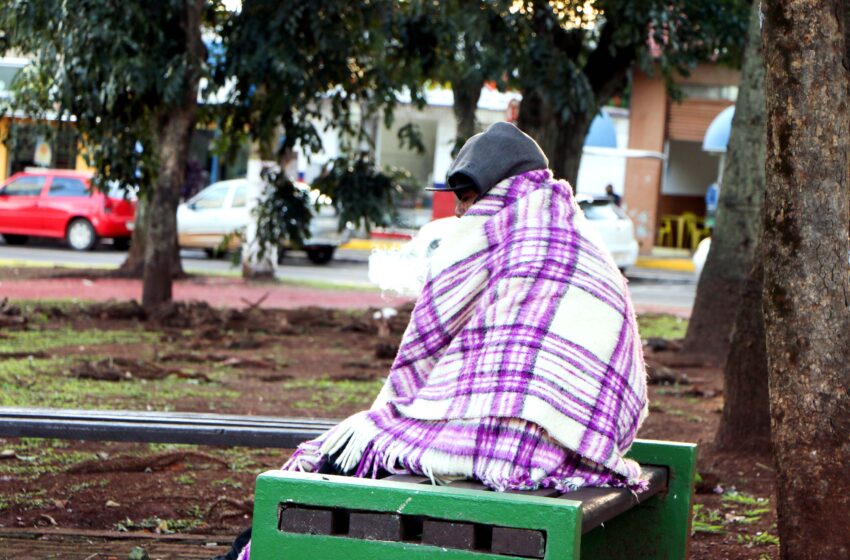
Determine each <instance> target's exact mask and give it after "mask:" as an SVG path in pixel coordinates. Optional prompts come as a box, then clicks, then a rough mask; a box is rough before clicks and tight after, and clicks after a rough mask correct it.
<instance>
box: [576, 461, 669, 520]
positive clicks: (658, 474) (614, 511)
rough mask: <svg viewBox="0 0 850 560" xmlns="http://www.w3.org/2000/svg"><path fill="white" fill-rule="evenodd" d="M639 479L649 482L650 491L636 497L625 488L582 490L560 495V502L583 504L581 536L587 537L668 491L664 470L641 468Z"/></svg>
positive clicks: (649, 467) (651, 467)
mask: <svg viewBox="0 0 850 560" xmlns="http://www.w3.org/2000/svg"><path fill="white" fill-rule="evenodd" d="M641 477H642V478H645V479H647V480H648V483H649V487H648V488H647V489H646V490H645V491H644V492H641V493H639V494H633V493H632V492H631V491H630V490H628V489H626V488H581V489H579V490H576V491H575V492H568V493H566V494H561V495H560V496H559V498H561V499H564V500H574V501H577V502H581V503H582V504H581V507H582V525H581V532H582V533H587V532H589V531H591V530H593V529H595V528H596V527H599V526H600V525H602V524H603V523H605V522H606V521H608V520H610V519H613V518H614V517H616V516H618V515H620V514H621V513H623V512H625V511H628V510H629V509H631V508H632V507H634V506H635V505H637V504H639V503H642V502H645V501H646V500H647V499H649V498H651V497H652V496H654V495H656V494H658V493H659V492H662V491H664V490H666V489H667V469H665V468H664V467H655V466H644V467H642V474H641Z"/></svg>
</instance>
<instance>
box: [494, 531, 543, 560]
mask: <svg viewBox="0 0 850 560" xmlns="http://www.w3.org/2000/svg"><path fill="white" fill-rule="evenodd" d="M491 550H492V551H493V553H495V554H505V555H510V556H523V557H525V558H543V555H544V554H546V535H545V534H544V533H543V531H533V530H530V529H514V528H513V527H493V544H492V549H491Z"/></svg>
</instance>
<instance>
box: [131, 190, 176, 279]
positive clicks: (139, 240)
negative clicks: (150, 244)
mask: <svg viewBox="0 0 850 560" xmlns="http://www.w3.org/2000/svg"><path fill="white" fill-rule="evenodd" d="M149 215H150V214H149V212H148V211H147V202H146V201H145V199H144V198H143V197H139V200H138V201H137V202H136V217H135V224H134V227H133V238H132V239H131V240H130V250H129V251H128V252H127V258H126V259H124V262H123V263H121V266H120V267H119V268H118V276H124V277H127V278H141V277H142V276H143V274H144V271H145V238H146V237H147V234H148V225H147V220H148V216H149ZM179 262H180V261H179V260H178V263H179Z"/></svg>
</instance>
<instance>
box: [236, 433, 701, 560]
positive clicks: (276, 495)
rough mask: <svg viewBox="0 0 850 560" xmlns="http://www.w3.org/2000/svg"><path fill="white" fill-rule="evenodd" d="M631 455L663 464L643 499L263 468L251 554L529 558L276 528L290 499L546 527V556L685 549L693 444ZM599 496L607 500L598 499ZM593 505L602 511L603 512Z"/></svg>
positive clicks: (676, 554) (641, 447)
mask: <svg viewBox="0 0 850 560" xmlns="http://www.w3.org/2000/svg"><path fill="white" fill-rule="evenodd" d="M629 455H630V456H631V457H632V458H633V459H635V460H637V461H638V462H639V463H641V464H642V465H656V466H660V467H663V468H664V469H665V470H666V474H667V477H666V483H667V484H666V488H662V489H660V491H659V492H658V493H657V494H655V495H654V496H652V497H650V498H649V499H647V500H645V501H644V502H643V503H636V502H637V501H638V500H635V499H634V498H633V497H632V495H631V494H630V493H629V492H628V491H626V490H623V489H588V490H592V492H591V493H590V494H593V495H592V496H591V495H588V493H587V492H586V491H584V490H579V492H577V493H574V494H572V495H569V494H568V495H565V496H564V497H563V498H551V497H539V496H535V495H533V493H521V492H517V493H501V492H485V491H482V490H472V489H468V488H463V487H452V485H449V486H430V485H421V484H411V483H406V482H396V481H392V480H371V479H359V478H351V477H340V476H332V475H320V474H306V473H292V472H282V471H270V472H267V473H263V474H262V475H260V476H259V477H258V478H257V486H256V493H255V502H254V518H253V519H254V528H253V534H252V538H253V542H252V549H251V558H252V560H272V559H275V560H277V559H282V558H308V559H311V560H324V559H345V560H397V559H398V558H405V559H407V558H410V559H412V560H413V559H415V560H431V559H433V560H454V559H458V560H460V559H464V560H519V559H520V558H528V557H529V556H516V555H510V554H496V553H494V552H493V551H492V550H460V549H452V548H448V547H439V546H432V545H428V544H423V543H422V542H421V537H417V536H416V535H414V536H413V538H407V537H401V539H400V540H395V541H389V540H369V538H368V537H366V538H358V537H353V536H352V535H350V534H345V531H347V530H348V529H347V528H346V527H344V528H343V529H342V530H341V531H340V532H337V534H329V535H328V534H325V535H320V534H309V533H305V532H303V531H301V532H292V531H287V530H282V526H281V519H282V517H283V515H284V512H285V511H287V509H289V508H293V507H297V508H302V509H317V510H320V511H321V510H326V511H327V510H331V511H335V512H340V511H341V512H344V513H346V515H348V514H352V515H353V514H354V513H382V514H388V515H393V516H394V515H400V516H402V517H405V518H410V519H416V518H419V519H420V520H422V519H424V520H441V521H445V522H455V523H470V524H474V525H476V526H483V527H485V528H492V529H491V530H493V531H496V530H497V529H496V528H501V529H505V530H509V531H510V530H515V529H518V530H527V531H540V532H542V533H543V534H544V535H545V537H544V539H545V551H544V552H543V556H542V558H543V559H544V560H573V559H578V558H589V559H594V560H597V559H602V560H605V559H614V558H641V559H652V558H657V559H668V560H672V559H684V558H686V557H687V548H688V537H689V534H690V521H691V497H692V487H693V479H694V474H695V468H696V446H695V445H692V444H684V443H671V442H662V441H650V440H638V441H636V442H635V444H634V446H633V447H632V449H631V452H630V454H629ZM582 492H585V493H584V494H582ZM571 497H574V498H578V499H579V500H583V501H577V500H575V499H570V498H571ZM564 498H566V499H564ZM600 500H601V501H602V502H607V505H603V506H599V501H600ZM583 503H584V507H587V508H589V509H590V510H593V509H594V508H595V509H596V516H597V517H596V520H595V521H594V522H593V523H599V522H603V524H601V525H599V526H597V527H595V528H593V529H590V530H589V531H587V532H586V534H584V535H583V534H582V533H583V532H584V531H583V530H582V529H583V523H585V522H586V521H589V520H588V519H587V518H584V520H583ZM600 507H601V508H602V509H604V510H605V514H604V515H601V516H600V514H599V509H600ZM588 529H589V527H588ZM332 533H333V531H332ZM522 533H523V532H522V531H521V532H520V533H516V534H517V535H521V534H522Z"/></svg>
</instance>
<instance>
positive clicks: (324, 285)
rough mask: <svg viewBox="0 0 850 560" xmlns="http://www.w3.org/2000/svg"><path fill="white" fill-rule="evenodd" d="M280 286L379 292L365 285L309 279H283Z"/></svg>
mask: <svg viewBox="0 0 850 560" xmlns="http://www.w3.org/2000/svg"><path fill="white" fill-rule="evenodd" d="M278 282H279V283H280V284H286V285H289V286H303V287H305V288H315V289H317V290H350V291H353V292H380V291H381V289H380V288H379V287H378V286H367V285H365V284H349V283H345V282H329V281H327V280H310V279H297V280H296V279H289V278H284V279H281V280H279V281H278Z"/></svg>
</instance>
